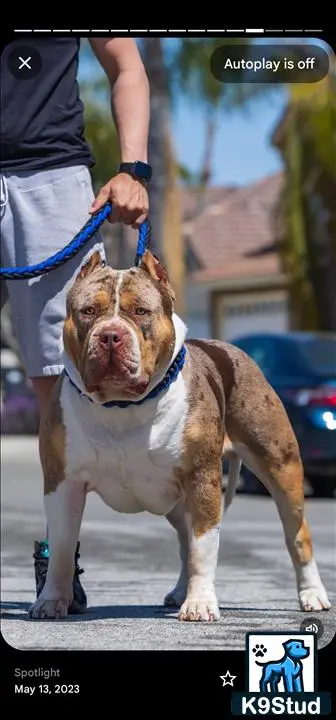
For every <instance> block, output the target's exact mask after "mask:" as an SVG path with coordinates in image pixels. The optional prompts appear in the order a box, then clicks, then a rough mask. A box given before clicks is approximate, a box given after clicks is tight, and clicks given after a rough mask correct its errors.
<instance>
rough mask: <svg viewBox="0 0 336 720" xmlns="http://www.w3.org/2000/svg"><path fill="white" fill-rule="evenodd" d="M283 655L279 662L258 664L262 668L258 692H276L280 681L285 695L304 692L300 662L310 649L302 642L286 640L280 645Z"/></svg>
mask: <svg viewBox="0 0 336 720" xmlns="http://www.w3.org/2000/svg"><path fill="white" fill-rule="evenodd" d="M282 645H283V648H284V650H285V653H284V655H283V657H282V658H281V660H270V661H268V662H265V663H263V662H260V661H258V660H255V662H256V664H257V665H260V666H261V667H262V668H263V671H262V676H261V679H260V682H259V687H260V692H262V693H265V692H266V693H267V692H272V693H274V692H278V691H279V684H280V681H281V680H282V681H283V684H284V691H285V693H291V692H301V693H302V692H304V685H303V665H302V660H304V658H307V657H308V656H309V654H310V648H309V647H306V646H305V645H304V641H303V640H293V639H292V640H286V642H284V643H282Z"/></svg>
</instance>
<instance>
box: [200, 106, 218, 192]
mask: <svg viewBox="0 0 336 720" xmlns="http://www.w3.org/2000/svg"><path fill="white" fill-rule="evenodd" d="M215 130H216V120H215V113H214V112H211V111H210V112H209V113H208V118H207V122H206V130H205V148H204V157H203V164H202V169H201V172H200V185H201V187H202V188H206V187H208V185H210V180H211V173H212V156H213V146H214V140H215Z"/></svg>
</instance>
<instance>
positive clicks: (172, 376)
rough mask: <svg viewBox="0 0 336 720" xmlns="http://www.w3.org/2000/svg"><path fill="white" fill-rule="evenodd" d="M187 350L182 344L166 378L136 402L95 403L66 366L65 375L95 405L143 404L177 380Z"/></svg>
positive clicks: (125, 405) (120, 405) (110, 406)
mask: <svg viewBox="0 0 336 720" xmlns="http://www.w3.org/2000/svg"><path fill="white" fill-rule="evenodd" d="M186 352H187V351H186V348H185V346H184V345H182V348H181V350H180V351H179V353H178V354H177V355H176V358H175V360H174V361H173V362H172V364H171V365H170V367H169V368H168V370H167V372H166V374H165V376H164V378H163V379H162V380H161V381H160V382H159V383H158V385H156V386H155V387H154V388H153V389H152V390H151V391H150V392H149V393H148V395H145V397H143V398H141V400H135V401H134V402H133V401H128V400H111V401H110V402H106V403H95V401H94V400H93V399H92V398H91V397H90V396H89V395H87V394H86V393H84V392H83V391H82V390H81V389H80V388H79V387H78V385H76V383H75V382H74V381H73V380H72V378H71V377H70V375H69V373H68V372H67V370H66V369H65V368H64V369H63V375H65V376H66V377H67V378H68V380H69V382H70V384H71V385H72V387H74V388H75V389H76V390H77V392H78V393H79V394H80V395H82V396H83V397H85V398H87V400H89V401H90V402H91V403H94V404H95V405H99V406H100V407H105V408H113V407H117V408H127V407H131V406H134V405H142V404H143V403H144V402H146V401H147V400H153V398H155V397H157V396H158V395H160V393H162V392H163V391H164V390H168V388H169V386H170V385H171V384H172V383H173V382H174V380H176V378H177V376H178V375H179V373H180V372H181V370H182V368H183V366H184V363H185V357H186Z"/></svg>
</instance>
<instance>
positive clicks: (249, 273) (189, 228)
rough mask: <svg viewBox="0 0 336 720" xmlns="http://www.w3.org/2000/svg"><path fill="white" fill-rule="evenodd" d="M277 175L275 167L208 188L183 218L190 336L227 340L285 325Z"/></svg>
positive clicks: (286, 314) (286, 319)
mask: <svg viewBox="0 0 336 720" xmlns="http://www.w3.org/2000/svg"><path fill="white" fill-rule="evenodd" d="M282 182H283V179H282V174H280V173H279V174H276V175H273V176H270V177H266V178H264V179H262V180H261V181H259V182H256V183H253V184H252V185H249V186H247V187H238V188H222V189H220V188H213V189H212V190H209V191H208V196H207V198H206V199H205V201H204V202H203V206H202V208H201V209H200V211H199V212H198V213H196V215H194V216H193V217H190V219H186V220H185V221H184V225H183V234H184V237H185V242H186V247H187V262H188V270H189V272H188V281H187V285H186V305H187V321H188V327H189V335H190V336H193V337H195V336H197V337H216V338H220V339H225V340H230V339H232V338H233V337H234V336H237V335H240V334H243V333H246V332H255V331H270V330H272V331H274V330H275V331H280V332H281V331H286V330H287V329H288V327H289V317H288V307H287V292H286V279H285V277H284V274H283V273H282V270H281V266H280V260H279V254H278V252H277V250H276V245H275V223H276V216H275V210H276V205H277V201H278V199H279V196H280V192H281V187H282ZM188 203H190V199H188Z"/></svg>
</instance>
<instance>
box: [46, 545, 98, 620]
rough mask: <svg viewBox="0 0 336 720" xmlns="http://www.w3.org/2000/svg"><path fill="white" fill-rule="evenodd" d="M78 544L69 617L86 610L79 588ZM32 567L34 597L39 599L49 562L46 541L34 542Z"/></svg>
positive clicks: (85, 603)
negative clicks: (34, 583) (33, 570)
mask: <svg viewBox="0 0 336 720" xmlns="http://www.w3.org/2000/svg"><path fill="white" fill-rule="evenodd" d="M79 546H80V543H79V542H78V543H77V548H76V554H75V572H74V579H73V601H72V603H71V605H70V607H69V615H77V614H79V613H85V612H86V610H87V598H86V594H85V592H84V590H83V588H82V586H81V583H80V580H79V575H82V573H83V572H84V570H83V569H82V568H80V567H79V565H78V559H79V557H80V555H79ZM33 557H34V560H35V562H34V566H35V582H36V597H39V595H40V593H41V591H42V588H43V586H44V583H45V581H46V577H47V570H48V561H49V543H48V540H41V541H38V540H36V541H35V552H34V555H33Z"/></svg>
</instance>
